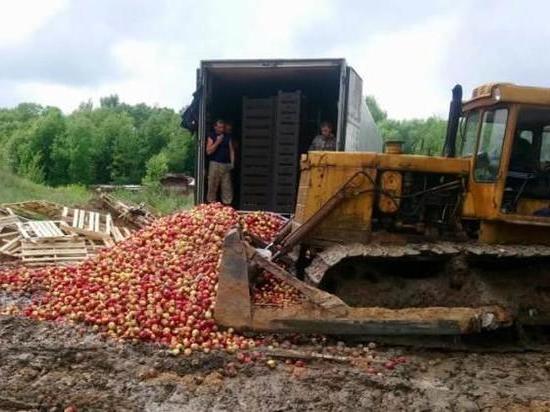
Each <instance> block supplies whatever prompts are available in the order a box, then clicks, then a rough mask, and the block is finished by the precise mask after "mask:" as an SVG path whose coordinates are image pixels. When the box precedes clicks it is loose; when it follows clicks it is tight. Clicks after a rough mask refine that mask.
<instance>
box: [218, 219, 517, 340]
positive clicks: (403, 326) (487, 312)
mask: <svg viewBox="0 0 550 412" xmlns="http://www.w3.org/2000/svg"><path fill="white" fill-rule="evenodd" d="M251 262H253V263H254V264H256V265H258V266H260V267H261V268H263V269H265V270H267V271H269V272H270V273H272V274H273V275H275V276H276V277H277V278H278V279H280V280H282V281H284V282H287V283H289V284H291V285H292V286H294V287H295V288H297V289H298V290H299V291H300V292H302V294H303V295H304V297H305V299H304V301H303V303H301V304H298V305H294V306H290V307H285V308H272V307H265V306H255V305H253V304H252V300H251V295H250V277H249V264H250V263H251ZM214 318H215V319H216V321H217V322H218V324H220V325H221V326H225V327H233V328H235V329H238V330H249V331H258V332H299V333H322V334H329V335H460V334H468V333H475V332H480V331H482V330H492V329H496V328H500V327H505V326H510V325H511V324H512V321H513V319H512V316H511V314H510V313H509V312H508V311H507V310H504V309H503V308H501V307H499V306H483V307H477V308H468V307H452V308H448V307H426V308H407V309H388V308H380V307H363V308H357V307H350V306H348V305H346V304H345V303H344V302H343V301H341V300H340V299H339V298H337V297H336V296H334V295H331V294H329V293H327V292H325V291H322V290H320V289H316V288H314V287H312V286H310V285H307V284H306V283H304V282H302V281H300V280H299V279H297V278H295V277H293V276H292V274H290V273H289V272H287V271H286V270H285V269H283V268H281V267H279V266H278V265H276V264H275V263H273V262H270V261H269V260H267V259H266V258H264V257H263V256H261V255H260V254H258V253H256V252H255V250H254V248H252V247H251V246H250V245H248V244H247V243H246V242H244V241H243V240H242V237H241V235H240V233H239V231H238V230H236V229H235V230H232V231H230V232H229V233H228V235H227V236H226V238H225V240H224V250H223V255H222V261H221V265H220V275H219V283H218V292H217V300H216V307H215V310H214Z"/></svg>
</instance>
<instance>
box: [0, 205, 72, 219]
mask: <svg viewBox="0 0 550 412" xmlns="http://www.w3.org/2000/svg"><path fill="white" fill-rule="evenodd" d="M0 208H3V209H5V210H9V211H10V212H11V214H14V215H15V214H17V215H19V216H24V217H27V218H30V219H43V218H44V217H48V218H50V219H58V218H59V216H60V214H61V209H62V206H61V205H59V204H57V203H53V202H47V201H45V200H30V201H27V202H19V203H4V204H2V205H0Z"/></svg>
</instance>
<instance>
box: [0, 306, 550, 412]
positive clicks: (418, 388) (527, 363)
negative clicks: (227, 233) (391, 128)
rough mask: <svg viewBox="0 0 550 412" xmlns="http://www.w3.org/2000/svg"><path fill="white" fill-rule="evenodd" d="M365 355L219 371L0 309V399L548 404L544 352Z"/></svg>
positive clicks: (71, 403) (549, 371)
mask: <svg viewBox="0 0 550 412" xmlns="http://www.w3.org/2000/svg"><path fill="white" fill-rule="evenodd" d="M300 350H310V349H308V348H303V347H301V348H300ZM370 354H371V355H374V356H375V360H374V361H373V362H370V366H369V365H367V362H366V358H365V357H364V356H363V355H361V357H360V358H357V361H355V360H354V361H353V362H352V363H349V362H335V361H334V360H330V361H329V360H311V361H308V362H307V364H306V366H305V367H298V366H294V365H287V364H285V362H284V361H282V360H278V363H277V366H276V368H275V369H273V370H271V369H269V368H268V367H267V366H266V365H265V363H264V362H260V361H258V363H256V364H252V365H250V364H248V365H243V366H240V364H239V363H238V362H236V364H237V368H236V370H237V373H236V376H234V377H231V376H228V375H232V373H227V371H228V368H227V364H228V362H235V359H234V356H232V355H227V354H220V353H218V354H208V355H198V356H193V357H183V356H177V357H175V356H172V355H171V354H169V353H167V352H166V351H164V350H162V349H160V348H158V347H154V346H149V345H145V344H136V345H133V344H121V343H116V342H112V341H105V340H103V338H101V337H100V336H98V335H95V334H91V333H88V332H87V331H85V330H83V329H80V328H79V327H75V326H64V325H54V324H50V323H41V322H35V321H32V320H28V319H24V318H20V317H13V316H0V410H2V411H42V410H44V411H63V410H68V411H71V410H72V411H74V410H78V411H81V410H98V411H99V410H101V411H103V410H110V411H115V410H116V411H202V410H219V411H221V410H227V411H244V410H247V411H251V410H254V411H302V410H312V411H313V410H315V411H332V410H336V411H350V410H391V411H397V410H422V411H438V410H441V411H443V410H456V411H476V410H518V411H519V410H533V411H535V410H537V411H538V410H549V411H550V362H549V360H550V355H549V354H548V353H540V352H537V353H533V352H528V353H484V354H479V353H467V352H448V351H436V350H429V351H428V350H419V349H416V350H410V349H403V348H398V347H383V346H380V345H379V346H378V347H377V348H376V349H375V350H373V351H371V352H370ZM396 356H404V357H405V358H406V361H407V362H406V363H403V364H400V365H398V366H396V367H395V369H393V370H388V369H386V368H384V367H383V366H380V365H381V364H383V362H384V360H386V359H392V358H395V357H396ZM372 365H375V366H377V367H379V368H378V370H379V371H380V373H373V371H372V369H369V367H371V368H372ZM67 408H68V409H67ZM71 408H72V409H71Z"/></svg>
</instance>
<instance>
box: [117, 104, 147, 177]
mask: <svg viewBox="0 0 550 412" xmlns="http://www.w3.org/2000/svg"><path fill="white" fill-rule="evenodd" d="M117 116H118V119H119V120H118V122H117V123H116V125H114V126H115V127H116V130H115V131H114V134H113V138H114V139H113V150H112V153H113V155H112V159H113V160H112V165H111V179H112V181H113V182H114V183H119V184H129V183H139V182H141V179H142V178H143V176H144V174H145V170H144V168H145V158H144V142H143V140H142V139H141V138H140V135H139V134H138V133H137V131H136V130H135V128H134V125H133V122H132V118H131V117H130V116H129V115H128V114H127V113H125V112H123V113H121V114H119V115H117Z"/></svg>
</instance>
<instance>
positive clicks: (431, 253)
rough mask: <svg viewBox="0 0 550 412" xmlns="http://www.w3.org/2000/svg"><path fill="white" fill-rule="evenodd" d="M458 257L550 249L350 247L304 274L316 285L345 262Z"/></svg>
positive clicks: (548, 250) (333, 249)
mask: <svg viewBox="0 0 550 412" xmlns="http://www.w3.org/2000/svg"><path fill="white" fill-rule="evenodd" d="M458 255H463V256H465V257H471V258H481V259H483V258H488V259H537V258H550V246H544V245H528V246H527V245H482V244H471V243H465V244H457V243H453V242H436V243H422V244H407V245H405V246H401V245H381V244H362V243H352V244H347V245H334V246H330V247H328V248H327V249H325V250H323V251H322V252H320V253H318V254H317V255H316V256H315V258H314V259H313V261H312V262H311V264H310V265H309V266H308V267H307V268H306V273H307V275H308V278H309V280H310V281H311V282H312V283H313V284H316V285H317V284H319V283H320V281H321V279H322V278H323V276H324V274H325V273H326V272H327V270H328V269H330V268H331V267H332V266H334V265H336V264H337V263H339V262H340V261H342V260H344V259H346V258H354V257H364V258H373V259H403V258H409V257H411V258H450V257H453V256H458Z"/></svg>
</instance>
